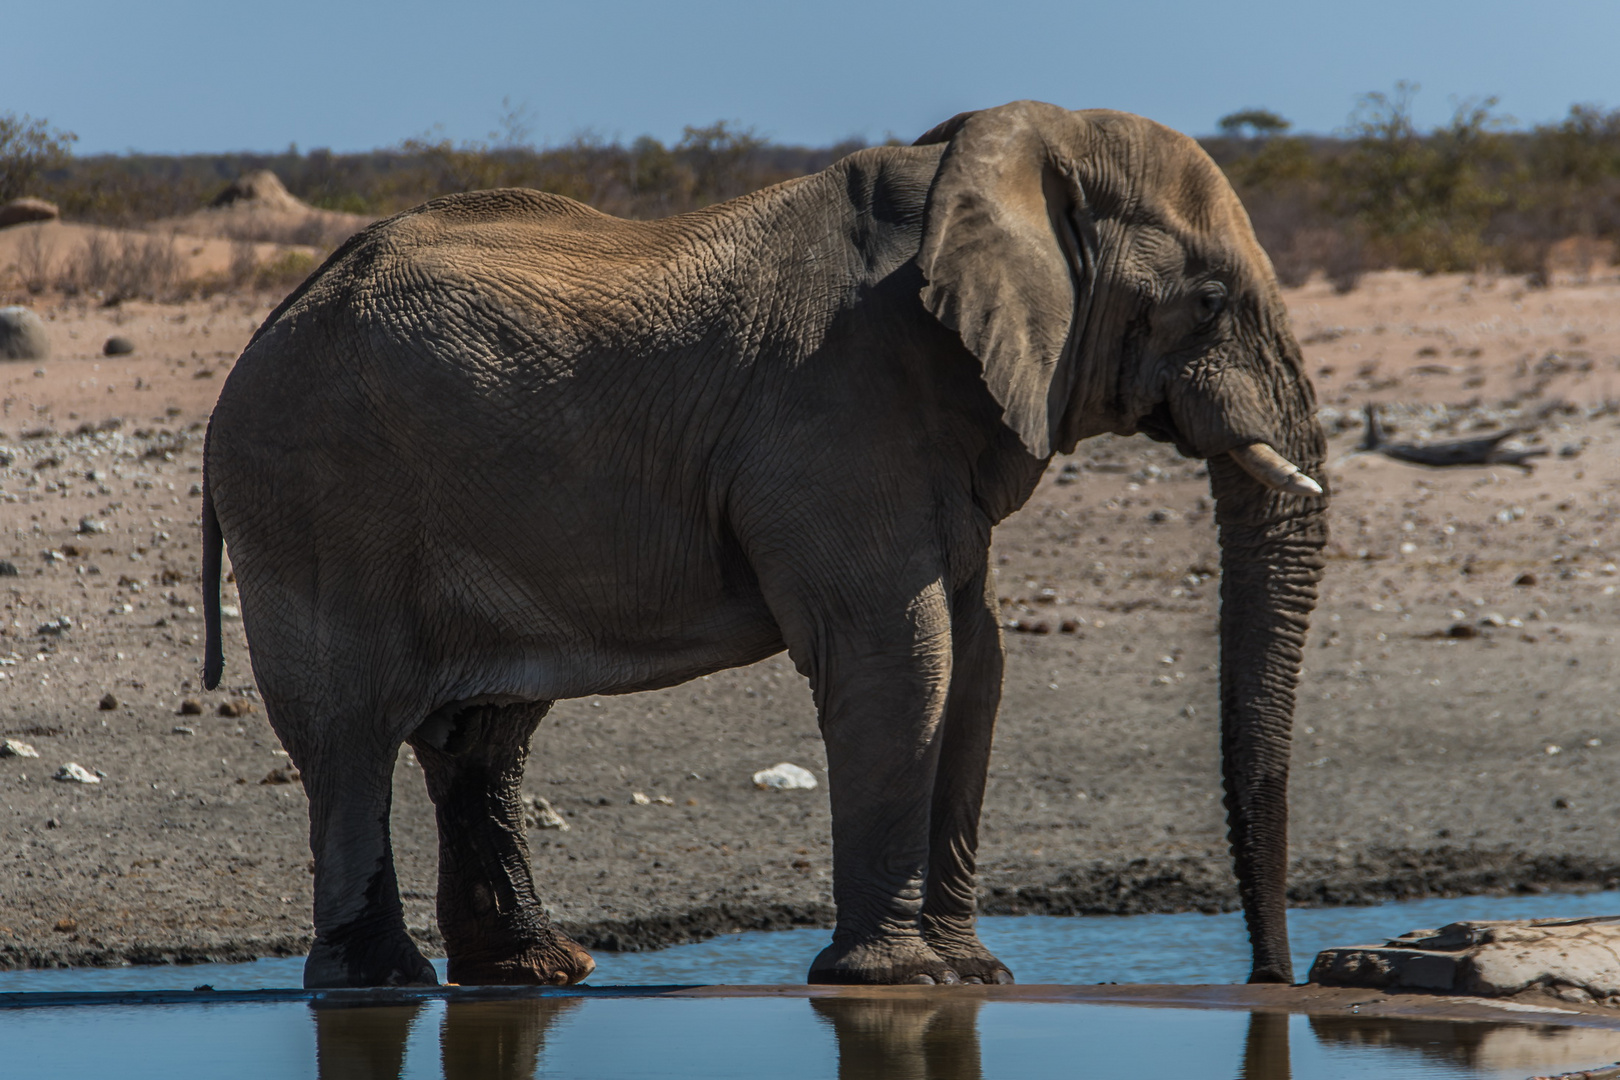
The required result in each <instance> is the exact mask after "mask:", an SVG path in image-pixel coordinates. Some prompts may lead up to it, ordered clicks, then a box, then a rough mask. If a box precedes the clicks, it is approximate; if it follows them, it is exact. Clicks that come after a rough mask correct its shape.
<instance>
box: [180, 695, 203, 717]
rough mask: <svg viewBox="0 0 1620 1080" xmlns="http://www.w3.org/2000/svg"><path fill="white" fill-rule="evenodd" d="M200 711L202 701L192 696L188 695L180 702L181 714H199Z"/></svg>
mask: <svg viewBox="0 0 1620 1080" xmlns="http://www.w3.org/2000/svg"><path fill="white" fill-rule="evenodd" d="M202 711H203V710H202V702H200V701H198V700H197V699H196V698H194V697H188V698H186V700H184V701H182V702H181V703H180V713H179V715H181V716H201V715H202Z"/></svg>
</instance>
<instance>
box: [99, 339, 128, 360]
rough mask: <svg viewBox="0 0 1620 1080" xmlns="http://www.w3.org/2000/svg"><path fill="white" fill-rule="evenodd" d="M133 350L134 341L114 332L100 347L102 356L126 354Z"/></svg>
mask: <svg viewBox="0 0 1620 1080" xmlns="http://www.w3.org/2000/svg"><path fill="white" fill-rule="evenodd" d="M134 351H135V343H134V342H133V341H131V340H130V339H129V338H127V337H124V336H123V335H122V334H114V335H113V336H112V337H110V338H108V339H107V342H106V344H104V345H103V346H102V347H101V355H102V356H128V355H129V354H130V353H132V352H134Z"/></svg>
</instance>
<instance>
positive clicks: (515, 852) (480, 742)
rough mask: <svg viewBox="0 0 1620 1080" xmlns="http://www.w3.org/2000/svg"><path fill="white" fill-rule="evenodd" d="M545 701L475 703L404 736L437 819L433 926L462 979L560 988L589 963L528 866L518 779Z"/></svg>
mask: <svg viewBox="0 0 1620 1080" xmlns="http://www.w3.org/2000/svg"><path fill="white" fill-rule="evenodd" d="M550 707H551V703H550V702H539V703H535V704H529V705H507V706H493V705H479V706H474V707H472V708H469V709H465V710H463V711H462V712H460V713H458V714H457V715H456V716H455V717H454V718H453V719H452V720H449V721H444V720H437V721H433V722H430V723H428V724H425V725H423V726H422V727H421V728H419V729H417V731H416V733H415V734H414V735H412V736H411V739H410V743H411V747H412V749H414V750H415V751H416V757H417V760H418V761H420V762H421V764H422V773H423V776H424V777H425V778H426V780H427V787H428V794H429V795H430V796H431V797H432V799H433V807H434V811H435V814H436V816H437V818H438V824H439V930H440V931H441V932H442V933H443V934H444V946H445V953H446V954H447V956H448V957H449V965H448V971H447V974H448V977H449V979H450V981H451V982H455V983H461V984H462V985H467V986H471V985H481V986H534V985H541V986H566V985H568V984H570V983H576V982H579V981H581V980H582V979H584V978H586V977H587V976H589V975H590V973H591V972H592V971H594V970H595V969H596V961H594V960H592V959H591V956H590V954H589V953H587V952H586V951H585V950H584V949H583V948H581V947H580V946H579V945H578V944H576V943H575V942H574V941H573V940H572V939H570V938H569V937H568V936H567V935H566V934H564V933H563V932H562V931H560V930H558V929H557V928H556V927H555V926H553V925H552V924H551V920H550V918H548V917H547V915H546V913H545V911H544V909H542V908H541V906H540V901H539V899H538V898H537V897H536V896H535V892H534V880H533V878H532V876H531V875H530V871H529V844H528V840H527V837H526V835H525V832H524V824H523V804H522V801H521V797H520V793H519V786H520V785H521V783H522V781H523V766H524V763H525V762H526V761H527V760H528V756H529V737H530V736H531V735H533V734H534V729H535V728H536V727H537V726H538V725H539V723H540V719H541V717H543V716H545V714H546V711H547V710H548V709H549V708H550Z"/></svg>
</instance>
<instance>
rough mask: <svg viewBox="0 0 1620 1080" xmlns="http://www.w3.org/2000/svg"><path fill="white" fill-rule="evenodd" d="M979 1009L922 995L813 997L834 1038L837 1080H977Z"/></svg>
mask: <svg viewBox="0 0 1620 1080" xmlns="http://www.w3.org/2000/svg"><path fill="white" fill-rule="evenodd" d="M979 1005H980V1002H979V1001H978V1000H974V999H966V1000H957V1001H952V1000H950V999H949V998H947V997H945V996H943V995H937V994H930V995H929V996H928V997H887V996H884V997H826V998H814V999H812V1000H811V1002H810V1007H811V1008H812V1009H814V1010H815V1011H816V1015H817V1016H819V1017H821V1019H822V1020H824V1021H826V1022H827V1023H829V1024H831V1025H832V1029H833V1034H834V1036H835V1037H836V1038H837V1040H838V1080H980V1077H981V1076H982V1075H983V1074H982V1072H981V1071H980V1067H979Z"/></svg>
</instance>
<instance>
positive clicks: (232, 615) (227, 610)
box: [219, 604, 242, 619]
mask: <svg viewBox="0 0 1620 1080" xmlns="http://www.w3.org/2000/svg"><path fill="white" fill-rule="evenodd" d="M219 617H220V618H222V619H240V618H241V617H242V611H241V609H240V608H238V607H237V606H236V605H235V604H221V605H219Z"/></svg>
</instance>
